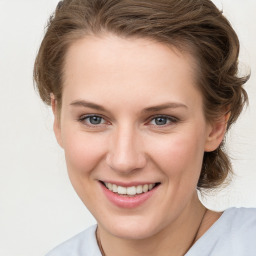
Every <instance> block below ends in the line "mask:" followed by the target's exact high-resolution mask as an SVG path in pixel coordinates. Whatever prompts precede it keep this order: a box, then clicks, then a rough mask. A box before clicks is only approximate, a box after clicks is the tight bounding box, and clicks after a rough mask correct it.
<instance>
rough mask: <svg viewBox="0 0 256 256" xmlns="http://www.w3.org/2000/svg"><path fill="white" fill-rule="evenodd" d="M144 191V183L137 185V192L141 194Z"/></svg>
mask: <svg viewBox="0 0 256 256" xmlns="http://www.w3.org/2000/svg"><path fill="white" fill-rule="evenodd" d="M142 192H143V191H142V185H139V186H137V187H136V194H141V193H142Z"/></svg>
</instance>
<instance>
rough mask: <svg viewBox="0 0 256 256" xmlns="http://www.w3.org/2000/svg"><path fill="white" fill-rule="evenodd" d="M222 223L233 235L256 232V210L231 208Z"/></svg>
mask: <svg viewBox="0 0 256 256" xmlns="http://www.w3.org/2000/svg"><path fill="white" fill-rule="evenodd" d="M222 222H223V224H225V225H226V226H227V227H226V228H227V231H229V232H231V233H233V232H237V231H239V234H243V231H245V234H246V233H247V232H248V231H250V230H251V231H253V232H256V208H230V209H228V210H226V211H225V212H224V214H223V218H222Z"/></svg>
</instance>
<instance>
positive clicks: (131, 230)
mask: <svg viewBox="0 0 256 256" xmlns="http://www.w3.org/2000/svg"><path fill="white" fill-rule="evenodd" d="M128 218H129V217H127V218H126V220H125V221H120V222H119V221H114V223H111V222H108V223H107V224H105V223H103V224H102V225H101V226H103V228H104V229H105V231H107V232H108V233H110V234H111V235H113V236H115V237H118V238H121V239H128V240H140V239H146V238H149V237H151V236H154V235H155V234H156V233H157V232H159V230H160V228H157V226H156V223H155V222H154V221H150V220H145V218H142V219H140V220H134V219H132V220H128ZM152 223H154V224H153V225H152Z"/></svg>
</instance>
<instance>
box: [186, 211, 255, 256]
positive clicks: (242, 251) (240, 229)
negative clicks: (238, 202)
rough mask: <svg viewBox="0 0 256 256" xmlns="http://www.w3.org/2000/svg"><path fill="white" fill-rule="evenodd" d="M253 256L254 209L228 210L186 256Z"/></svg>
mask: <svg viewBox="0 0 256 256" xmlns="http://www.w3.org/2000/svg"><path fill="white" fill-rule="evenodd" d="M195 255H196V256H205V255H218V256H226V255H232V256H241V255H246V256H255V255H256V209H253V208H230V209H227V210H226V211H224V213H223V214H222V215H221V217H220V218H219V219H218V220H217V221H216V222H215V223H214V224H213V225H212V226H211V227H210V228H209V230H208V231H206V233H205V234H204V235H203V236H202V237H201V238H200V239H199V240H198V241H197V242H196V243H195V244H194V246H193V247H192V248H191V249H190V250H189V252H188V253H187V254H186V256H195Z"/></svg>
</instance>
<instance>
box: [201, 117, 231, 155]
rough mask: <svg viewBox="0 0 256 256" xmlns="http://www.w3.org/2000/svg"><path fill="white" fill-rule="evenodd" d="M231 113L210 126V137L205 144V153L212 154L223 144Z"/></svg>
mask: <svg viewBox="0 0 256 256" xmlns="http://www.w3.org/2000/svg"><path fill="white" fill-rule="evenodd" d="M229 117H230V112H229V113H227V114H225V115H223V116H222V117H221V118H220V119H218V120H217V121H215V122H214V123H212V124H211V125H210V129H209V132H208V136H207V138H206V143H205V151H206V152H212V151H214V150H215V149H217V148H218V147H219V145H220V144H221V142H222V140H223V138H224V136H225V133H226V130H227V123H228V120H229Z"/></svg>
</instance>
